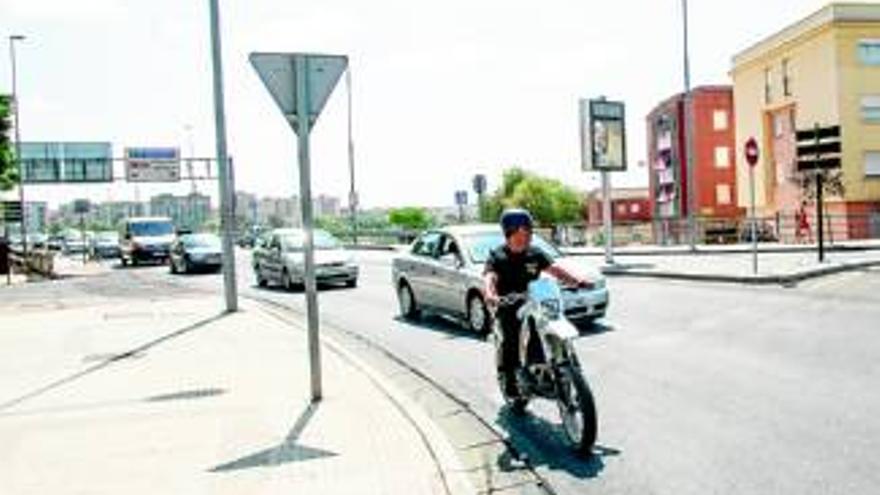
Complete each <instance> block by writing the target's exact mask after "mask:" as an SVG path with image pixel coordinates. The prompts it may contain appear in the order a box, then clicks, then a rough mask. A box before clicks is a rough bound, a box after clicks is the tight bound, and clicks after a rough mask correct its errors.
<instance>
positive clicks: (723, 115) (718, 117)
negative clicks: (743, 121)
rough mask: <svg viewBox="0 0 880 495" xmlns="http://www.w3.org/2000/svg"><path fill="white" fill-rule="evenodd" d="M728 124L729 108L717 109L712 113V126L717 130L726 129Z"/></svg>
mask: <svg viewBox="0 0 880 495" xmlns="http://www.w3.org/2000/svg"><path fill="white" fill-rule="evenodd" d="M727 126H728V122H727V110H715V112H713V113H712V127H713V128H714V129H715V130H716V131H726V130H727Z"/></svg>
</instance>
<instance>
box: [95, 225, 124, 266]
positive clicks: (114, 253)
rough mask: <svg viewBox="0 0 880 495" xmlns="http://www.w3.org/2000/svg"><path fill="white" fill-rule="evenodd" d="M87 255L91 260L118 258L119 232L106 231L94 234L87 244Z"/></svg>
mask: <svg viewBox="0 0 880 495" xmlns="http://www.w3.org/2000/svg"><path fill="white" fill-rule="evenodd" d="M89 255H90V256H91V257H92V259H96V260H98V259H110V258H118V257H119V232H116V231H113V230H108V231H103V232H96V233H95V234H94V235H93V236H92V237H91V242H89Z"/></svg>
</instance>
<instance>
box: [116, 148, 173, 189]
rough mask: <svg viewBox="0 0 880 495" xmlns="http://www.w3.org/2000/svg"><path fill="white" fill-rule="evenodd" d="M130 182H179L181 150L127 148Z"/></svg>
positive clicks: (127, 178)
mask: <svg viewBox="0 0 880 495" xmlns="http://www.w3.org/2000/svg"><path fill="white" fill-rule="evenodd" d="M125 180H126V181H128V182H179V181H180V149H179V148H125Z"/></svg>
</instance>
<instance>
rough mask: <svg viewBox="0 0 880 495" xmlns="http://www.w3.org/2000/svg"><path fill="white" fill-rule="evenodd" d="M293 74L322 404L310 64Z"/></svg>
mask: <svg viewBox="0 0 880 495" xmlns="http://www.w3.org/2000/svg"><path fill="white" fill-rule="evenodd" d="M294 63H295V65H296V66H295V70H294V72H295V74H296V121H297V125H298V126H299V132H297V136H298V139H299V146H298V154H299V191H300V202H301V209H302V221H303V229H304V230H305V234H306V235H305V243H304V244H305V245H304V248H305V252H304V253H303V254H304V256H305V285H306V312H307V316H308V323H309V329H308V332H309V365H310V370H311V377H312V402H318V401H320V400H321V398H322V397H321V396H322V394H321V348H320V340H319V339H320V335H319V328H318V291H317V283H316V282H317V281H316V280H315V243H314V226H313V223H314V220H313V218H312V185H311V181H312V178H311V169H310V168H311V164H310V162H309V160H310V157H309V133H310V131H311V121H310V120H309V119H310V115H309V107H310V102H309V93H310V91H309V61H308V58H307V57H305V56H302V55H300V56H297V57H295V59H294Z"/></svg>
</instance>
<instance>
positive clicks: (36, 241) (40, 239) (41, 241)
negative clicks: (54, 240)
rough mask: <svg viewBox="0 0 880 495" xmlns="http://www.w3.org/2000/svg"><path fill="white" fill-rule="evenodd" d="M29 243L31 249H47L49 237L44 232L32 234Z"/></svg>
mask: <svg viewBox="0 0 880 495" xmlns="http://www.w3.org/2000/svg"><path fill="white" fill-rule="evenodd" d="M27 243H28V247H30V248H31V249H47V248H48V243H49V236H48V235H46V234H44V233H42V232H31V233H30V234H28V239H27Z"/></svg>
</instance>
